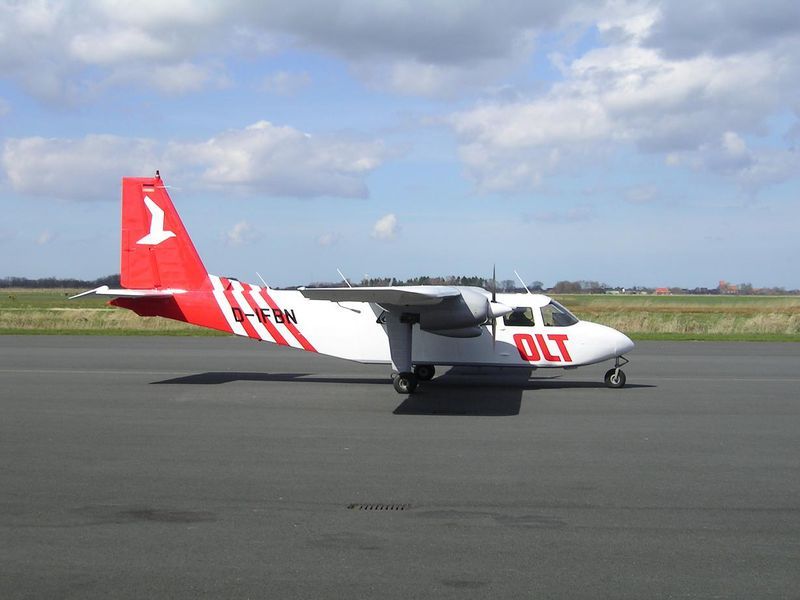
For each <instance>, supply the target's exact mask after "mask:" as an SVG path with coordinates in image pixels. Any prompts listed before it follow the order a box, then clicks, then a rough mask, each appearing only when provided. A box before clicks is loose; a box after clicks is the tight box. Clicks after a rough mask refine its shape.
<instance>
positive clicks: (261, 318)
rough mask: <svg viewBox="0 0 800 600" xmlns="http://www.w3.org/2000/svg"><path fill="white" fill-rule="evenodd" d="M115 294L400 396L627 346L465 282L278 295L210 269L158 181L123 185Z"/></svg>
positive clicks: (561, 312) (610, 334) (615, 335)
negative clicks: (339, 363)
mask: <svg viewBox="0 0 800 600" xmlns="http://www.w3.org/2000/svg"><path fill="white" fill-rule="evenodd" d="M120 283H121V285H122V289H109V287H108V286H101V287H99V288H97V289H94V290H90V291H88V292H84V293H82V294H78V295H77V296H74V297H75V298H77V297H80V296H84V295H87V294H97V295H101V296H110V297H113V300H111V301H110V304H112V305H114V306H120V307H123V308H128V309H130V310H132V311H134V312H135V313H136V314H138V315H141V316H146V317H150V316H160V317H166V318H168V319H175V320H178V321H185V322H187V323H193V324H195V325H199V326H201V327H208V328H211V329H217V330H219V331H224V332H227V333H233V334H236V335H239V336H242V337H248V338H252V339H255V340H260V341H264V342H273V343H276V344H280V345H282V346H291V347H293V348H298V349H302V350H305V351H308V352H319V353H321V354H327V355H330V356H336V357H339V358H344V359H348V360H353V361H358V362H361V363H373V364H387V365H388V364H390V365H391V367H392V381H393V383H394V387H395V389H396V390H397V391H398V392H399V393H402V394H410V393H412V392H414V390H415V389H416V387H417V384H418V382H419V381H427V380H430V379H432V378H433V376H434V373H435V366H437V365H439V366H461V365H470V366H498V367H525V368H528V369H539V368H562V369H571V368H575V367H579V366H582V365H591V364H595V363H599V362H602V361H606V360H611V359H614V360H615V364H614V367H613V368H612V369H610V370H609V371H608V372H607V373H606V375H605V383H606V385H607V386H609V387H612V388H618V387H622V386H624V385H625V374H624V373H623V372H622V370H621V369H620V366H622V365H623V364H625V363H627V362H628V361H627V359H626V358H625V357H624V356H623V355H624V354H625V353H626V352H629V351H630V350H632V349H633V342H632V341H631V340H630V339H629V338H628V337H627V336H626V335H624V334H622V333H620V332H619V331H617V330H616V329H612V328H610V327H606V326H604V325H598V324H596V323H589V322H587V321H580V320H578V318H577V317H575V316H574V315H573V314H572V313H570V312H569V311H568V310H567V309H566V308H564V307H563V306H562V305H560V304H559V303H558V302H556V301H555V300H552V299H550V298H549V297H547V296H545V295H542V294H531V293H527V294H495V293H490V292H487V291H486V290H484V289H482V288H478V287H467V286H427V285H423V286H393V287H352V288H351V287H347V288H300V289H298V290H296V291H295V290H276V289H272V288H270V287H267V286H265V287H259V286H257V285H251V284H249V283H242V282H240V281H238V280H236V279H233V278H230V277H218V276H216V275H211V274H210V273H208V272H207V271H206V269H205V267H204V266H203V263H202V261H201V260H200V256H199V255H198V254H197V251H196V250H195V248H194V245H193V244H192V241H191V239H190V238H189V234H188V233H187V232H186V229H185V228H184V226H183V223H182V222H181V219H180V217H179V216H178V213H177V211H176V210H175V207H174V205H173V204H172V200H171V199H170V197H169V194H168V193H167V190H166V188H165V186H164V184H163V182H162V180H161V178H160V176H159V175H158V174H156V177H125V178H123V180H122V257H121V267H120Z"/></svg>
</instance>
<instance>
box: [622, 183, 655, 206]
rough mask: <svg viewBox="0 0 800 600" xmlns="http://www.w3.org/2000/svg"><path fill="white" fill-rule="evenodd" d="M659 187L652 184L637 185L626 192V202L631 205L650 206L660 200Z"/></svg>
mask: <svg viewBox="0 0 800 600" xmlns="http://www.w3.org/2000/svg"><path fill="white" fill-rule="evenodd" d="M659 196H660V193H659V191H658V187H657V186H655V185H652V184H649V185H637V186H634V187H631V188H628V189H627V190H625V201H626V202H628V203H630V204H650V203H651V202H655V201H656V200H658V199H659Z"/></svg>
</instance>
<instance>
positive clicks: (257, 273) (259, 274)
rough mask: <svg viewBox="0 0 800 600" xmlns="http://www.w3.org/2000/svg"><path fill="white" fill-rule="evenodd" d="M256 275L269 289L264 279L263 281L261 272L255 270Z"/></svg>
mask: <svg viewBox="0 0 800 600" xmlns="http://www.w3.org/2000/svg"><path fill="white" fill-rule="evenodd" d="M256 275H258V278H259V279H260V280H261V283H263V284H264V287H265V288H267V289H269V284H268V283H267V282H266V281H264V278H263V277H262V276H261V273H259V272H258V271H256Z"/></svg>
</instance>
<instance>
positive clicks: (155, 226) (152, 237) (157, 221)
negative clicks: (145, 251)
mask: <svg viewBox="0 0 800 600" xmlns="http://www.w3.org/2000/svg"><path fill="white" fill-rule="evenodd" d="M144 204H145V206H147V210H149V211H150V233H148V234H147V235H146V236H144V237H143V238H142V239H140V240H139V241H138V242H136V243H137V244H147V245H150V246H157V245H158V244H160V243H161V242H163V241H164V240H168V239H169V238H171V237H175V233H174V232H172V231H164V210H163V209H162V208H161V207H160V206H159V205H158V204H156V203H155V202H153V201H152V200H151V199H150V197H149V196H145V197H144Z"/></svg>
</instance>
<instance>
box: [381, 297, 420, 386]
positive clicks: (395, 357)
mask: <svg viewBox="0 0 800 600" xmlns="http://www.w3.org/2000/svg"><path fill="white" fill-rule="evenodd" d="M385 322H386V332H387V333H388V335H389V353H390V354H391V358H392V371H393V372H394V373H397V375H393V376H392V385H394V389H395V391H396V392H397V393H398V394H413V393H414V390H415V389H417V383H419V378H418V377H417V375H415V374H414V372H413V367H412V365H411V339H412V336H411V328H412V327H413V325H414V319H413V318H410V315H404V314H399V315H398V314H396V313H389V314H388V315H386V321H385Z"/></svg>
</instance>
